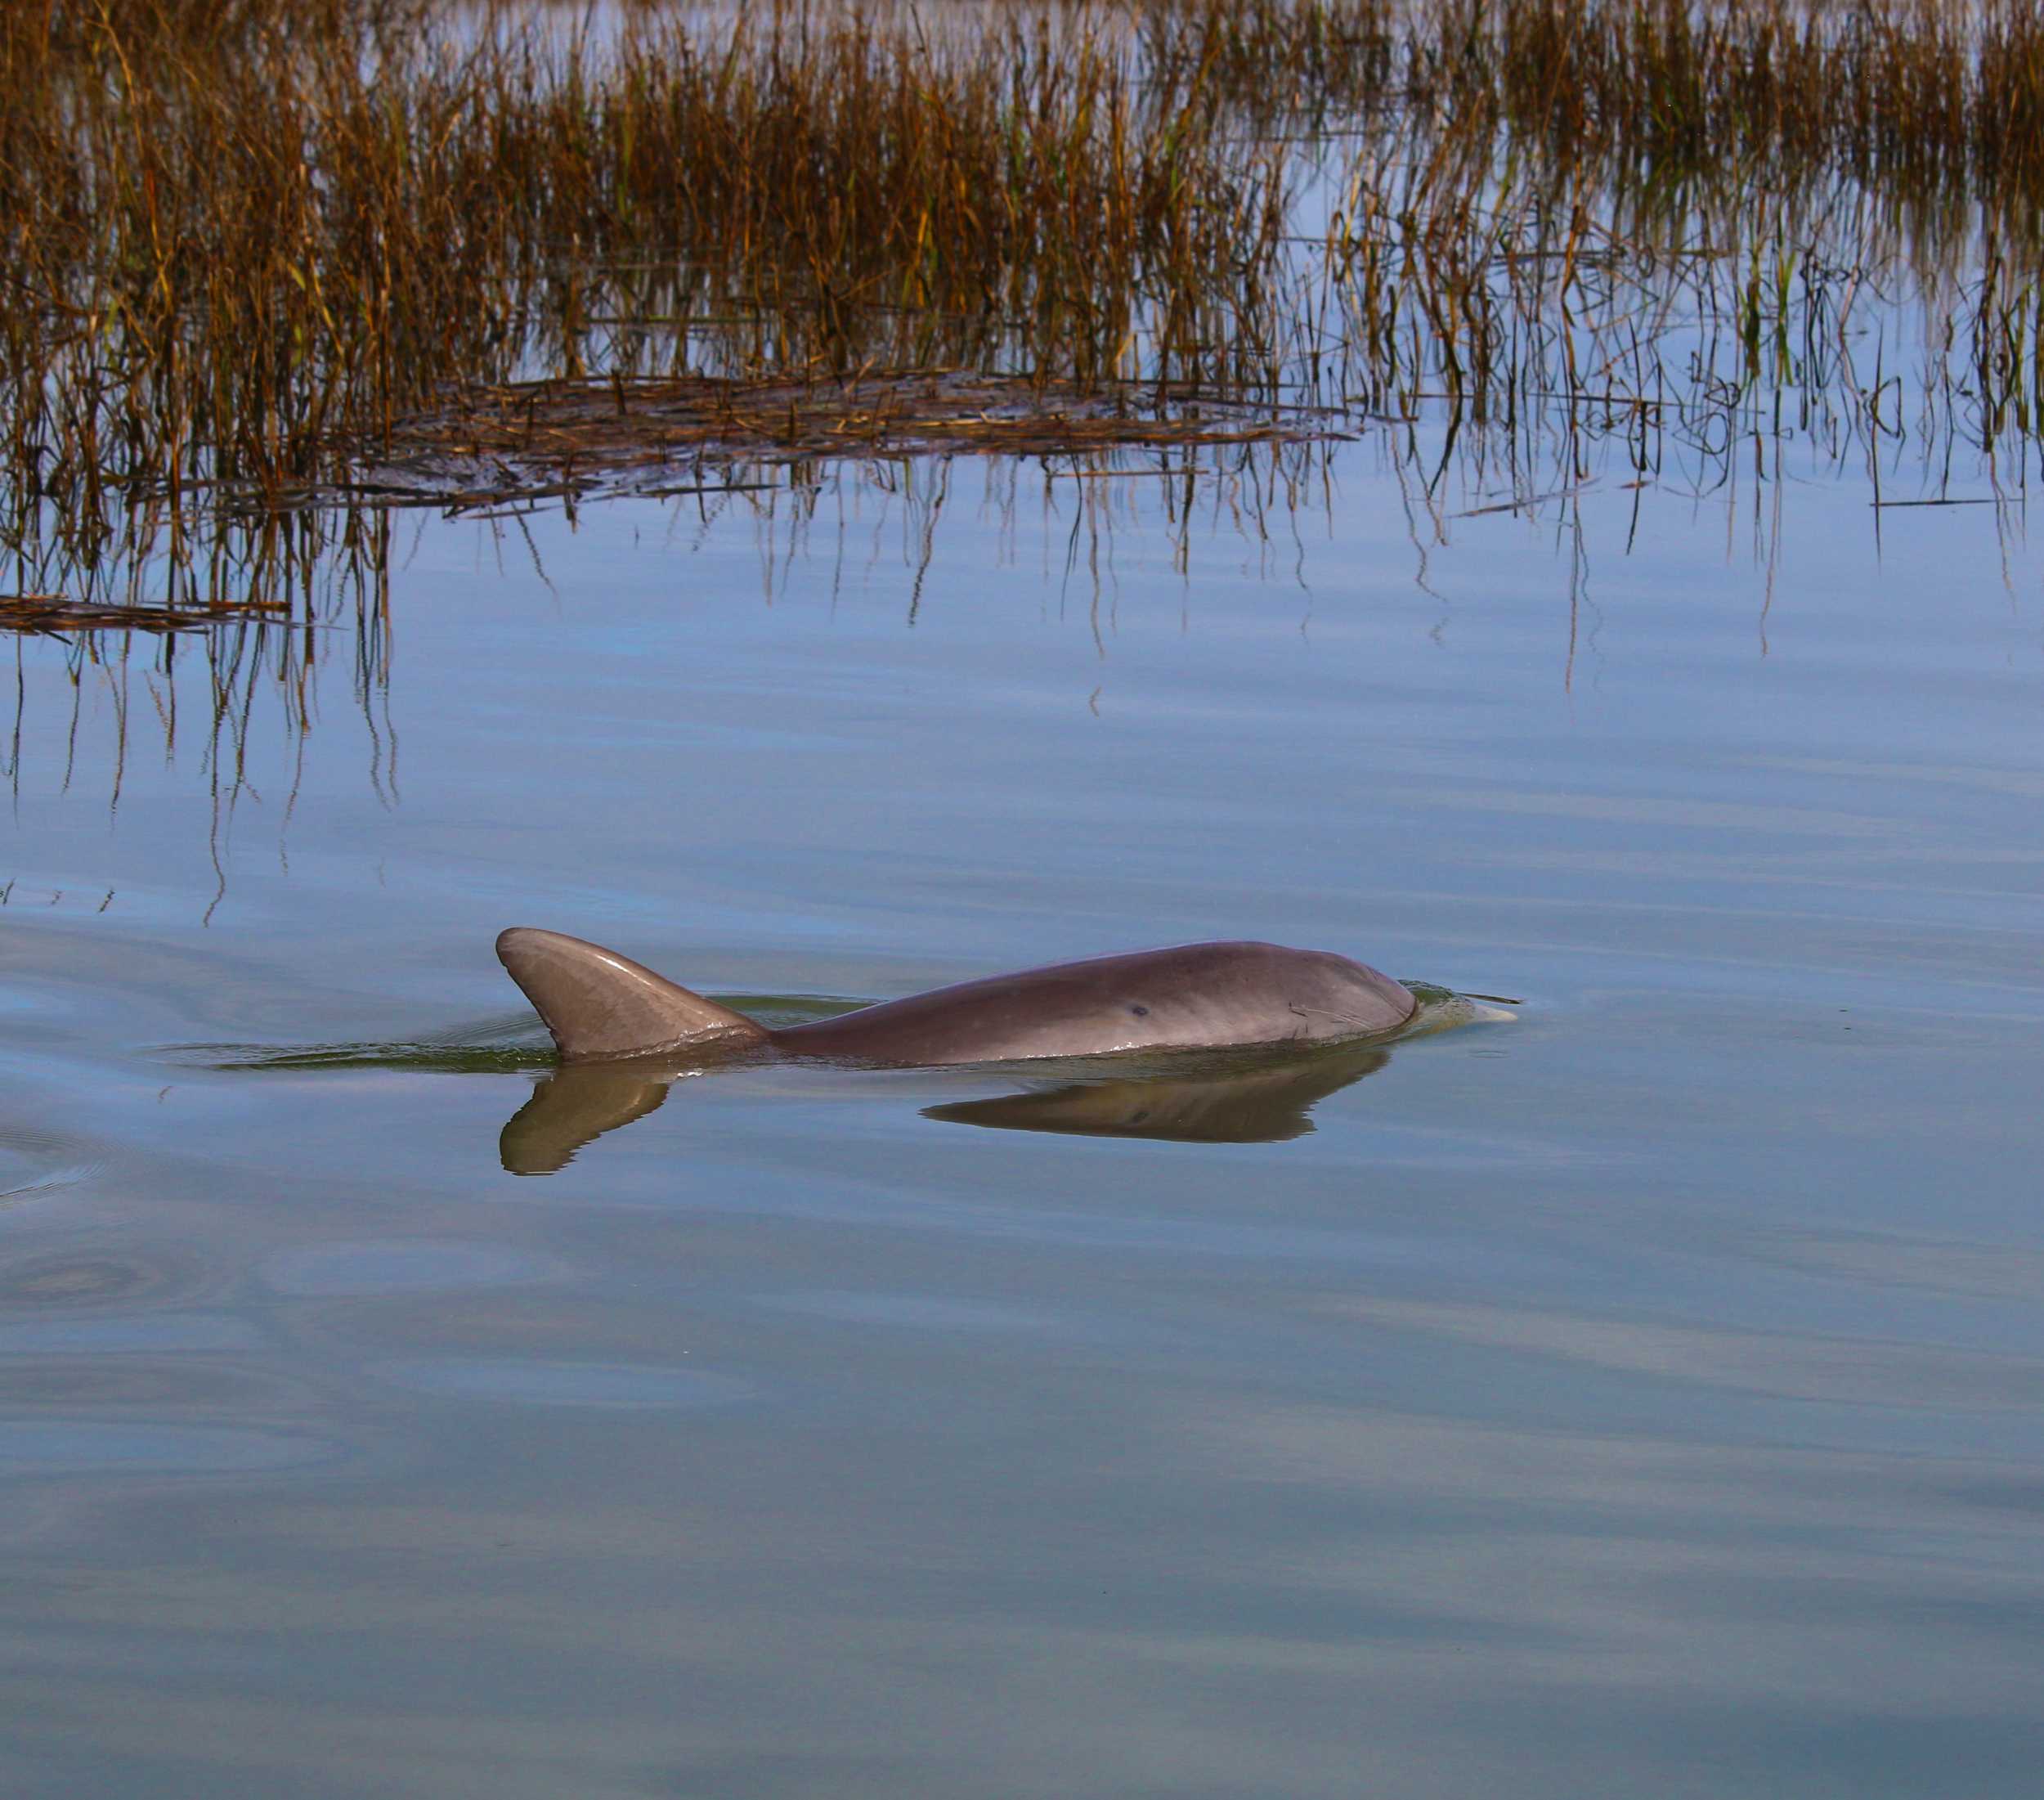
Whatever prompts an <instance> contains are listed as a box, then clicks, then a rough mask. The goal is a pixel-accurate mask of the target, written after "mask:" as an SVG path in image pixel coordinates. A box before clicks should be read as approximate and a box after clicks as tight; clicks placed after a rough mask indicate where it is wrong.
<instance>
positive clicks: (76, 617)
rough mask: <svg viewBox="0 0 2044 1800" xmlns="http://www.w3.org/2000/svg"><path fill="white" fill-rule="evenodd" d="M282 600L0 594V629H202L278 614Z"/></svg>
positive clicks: (35, 632)
mask: <svg viewBox="0 0 2044 1800" xmlns="http://www.w3.org/2000/svg"><path fill="white" fill-rule="evenodd" d="M282 609H283V608H282V604H281V603H278V602H273V601H264V600H248V601H243V602H239V603H232V604H222V605H219V606H213V607H208V608H205V609H204V610H203V611H199V610H193V609H188V608H179V607H173V606H123V605H114V604H106V603H104V602H99V601H92V600H74V599H71V598H70V597H69V595H63V594H0V631H13V632H18V633H20V634H21V635H25V636H29V637H64V636H68V635H70V634H71V633H73V632H75V631H204V630H205V629H206V628H207V627H208V626H217V625H226V624H231V623H235V622H240V621H244V620H248V619H251V618H255V619H265V618H273V617H276V613H278V612H279V611H280V610H282Z"/></svg>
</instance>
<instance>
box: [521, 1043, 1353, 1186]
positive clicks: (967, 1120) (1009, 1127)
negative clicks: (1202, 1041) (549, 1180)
mask: <svg viewBox="0 0 2044 1800" xmlns="http://www.w3.org/2000/svg"><path fill="white" fill-rule="evenodd" d="M1390 1060H1391V1051H1390V1049H1389V1048H1387V1046H1385V1045H1383V1044H1366V1045H1351V1046H1348V1047H1347V1048H1342V1049H1340V1050H1335V1051H1326V1050H1323V1051H1320V1052H1319V1053H1307V1054H1305V1055H1301V1054H1300V1053H1297V1052H1293V1053H1289V1054H1288V1055H1283V1056H1282V1057H1280V1054H1279V1053H1275V1052H1272V1053H1266V1054H1264V1055H1262V1056H1260V1057H1255V1058H1254V1059H1253V1060H1251V1059H1245V1058H1244V1057H1241V1056H1240V1055H1239V1054H1238V1055H1237V1056H1235V1057H1231V1058H1230V1059H1229V1060H1228V1061H1227V1062H1226V1063H1220V1064H1217V1063H1216V1062H1214V1061H1213V1059H1211V1058H1209V1059H1206V1060H1205V1062H1204V1066H1202V1065H1201V1064H1200V1063H1199V1062H1195V1061H1193V1060H1192V1059H1190V1058H1186V1059H1181V1060H1180V1062H1178V1064H1177V1065H1176V1066H1171V1067H1168V1068H1153V1069H1150V1070H1145V1071H1143V1072H1141V1073H1139V1074H1133V1075H1127V1074H1124V1075H1109V1076H1106V1077H1105V1078H1094V1079H1078V1080H1074V1079H1069V1078H1067V1079H1064V1080H1051V1081H1044V1080H1038V1081H1035V1082H1033V1083H1032V1084H1031V1085H1029V1087H1027V1088H1024V1089H1023V1090H1022V1091H1020V1092H1019V1093H1002V1094H993V1095H990V1096H988V1098H984V1099H979V1100H961V1101H953V1102H947V1103H946V1104H944V1105H942V1106H926V1107H924V1108H923V1111H922V1115H923V1117H924V1118H926V1119H935V1120H940V1121H942V1122H943V1123H944V1124H959V1125H984V1126H991V1127H993V1128H996V1129H1001V1130H1005V1131H1055V1132H1063V1133H1068V1134H1072V1135H1077V1136H1081V1137H1091V1138H1162V1139H1166V1140H1169V1141H1172V1142H1179V1143H1208V1144H1253V1143H1278V1142H1283V1141H1284V1139H1286V1138H1298V1137H1303V1136H1304V1135H1305V1134H1306V1133H1307V1132H1309V1131H1311V1129H1313V1123H1312V1120H1311V1119H1310V1118H1308V1117H1307V1114H1308V1113H1309V1112H1310V1111H1311V1110H1312V1107H1313V1105H1314V1103H1315V1102H1316V1101H1319V1100H1322V1099H1325V1098H1326V1097H1327V1096H1328V1095H1329V1094H1330V1093H1334V1092H1336V1091H1337V1090H1338V1089H1342V1088H1346V1087H1347V1086H1348V1085H1349V1084H1351V1082H1356V1081H1360V1080H1362V1079H1363V1077H1364V1076H1365V1075H1374V1074H1375V1073H1376V1072H1377V1071H1378V1070H1379V1069H1381V1068H1383V1066H1384V1065H1385V1064H1386V1063H1387V1062H1390ZM702 1072H703V1063H702V1059H701V1058H700V1057H692V1058H690V1059H688V1060H687V1061H685V1062H684V1061H680V1060H676V1061H674V1062H652V1061H651V1060H650V1059H648V1058H645V1057H635V1058H634V1059H632V1060H631V1061H630V1062H571V1063H563V1064H562V1065H561V1066H559V1067H558V1068H556V1069H554V1070H553V1071H550V1072H549V1074H547V1075H544V1076H542V1077H541V1078H540V1080H539V1082H538V1083H537V1084H536V1085H535V1087H534V1088H533V1090H532V1096H531V1098H530V1099H529V1100H527V1102H526V1103H525V1104H524V1105H523V1106H521V1107H519V1109H518V1111H517V1112H515V1113H513V1115H512V1116H511V1118H510V1120H509V1122H508V1123H507V1124H505V1125H504V1131H503V1134H502V1136H501V1137H500V1138H499V1140H498V1151H499V1154H500V1156H501V1158H502V1160H503V1163H504V1168H505V1169H506V1170H508V1171H509V1173H510V1174H514V1175H550V1174H555V1173H556V1172H558V1170H560V1169H563V1168H565V1167H566V1166H567V1164H568V1163H569V1162H570V1161H571V1160H572V1159H573V1157H574V1156H575V1153H576V1151H578V1150H580V1149H581V1148H582V1147H584V1146H585V1145H586V1144H589V1143H591V1142H594V1140H595V1139H596V1138H600V1137H602V1136H603V1133H606V1132H607V1131H615V1130H616V1129H618V1127H619V1126H621V1125H628V1124H630V1123H631V1122H632V1121H633V1120H634V1119H643V1118H644V1117H645V1116H646V1115H647V1114H648V1113H649V1112H652V1111H654V1109H655V1108H657V1106H659V1105H660V1104H661V1102H662V1101H664V1100H665V1099H666V1098H667V1090H668V1089H669V1087H670V1085H671V1084H673V1083H674V1082H675V1081H676V1080H680V1079H682V1078H684V1077H685V1076H687V1075H694V1074H699V1073H702Z"/></svg>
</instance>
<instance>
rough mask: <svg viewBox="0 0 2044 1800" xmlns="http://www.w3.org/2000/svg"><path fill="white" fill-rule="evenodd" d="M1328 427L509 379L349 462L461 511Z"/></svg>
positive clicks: (920, 385)
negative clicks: (813, 468)
mask: <svg viewBox="0 0 2044 1800" xmlns="http://www.w3.org/2000/svg"><path fill="white" fill-rule="evenodd" d="M1347 434H1348V433H1346V432H1344V431H1343V430H1342V415H1340V414H1338V413H1336V412H1332V411H1325V410H1321V409H1311V408H1284V409H1278V408H1272V407H1269V406H1252V405H1246V404H1237V403H1217V402H1214V401H1213V400H1211V399H1196V398H1194V397H1191V396H1190V395H1188V394H1185V393H1173V392H1172V391H1170V390H1169V389H1163V390H1160V389H1159V388H1158V387H1157V385H1156V384H1154V383H1150V384H1141V383H1119V382H1118V383H1106V384H1100V383H1096V384H1088V385H1087V386H1086V387H1084V388H1080V387H1078V386H1077V385H1075V384H1057V383H1045V382H1040V381H1030V380H1027V379H1022V378H1020V377H1018V376H1000V375H976V374H970V373H966V372H964V371H961V370H912V371H904V370H889V371H885V372H881V371H875V370H867V371H865V372H863V373H862V374H860V375H856V376H850V377H847V378H845V379H842V380H829V379H826V380H805V379H785V378H783V379H778V380H773V379H760V380H733V379H718V378H715V377H712V376H707V375H697V376H679V377H675V376H669V377H653V378H642V379H622V378H613V379H589V380H581V381H560V380H555V381H534V382H522V383H517V384H511V385H508V386H501V387H485V388H468V389H464V390H463V391H462V392H461V393H459V394H458V395H457V396H455V397H454V398H452V399H451V400H450V402H448V403H447V404H446V406H443V407H442V408H441V409H439V410H437V411H434V412H431V413H428V414H423V415H417V416H415V417H412V418H410V419H406V420H401V421H400V422H399V423H398V424H396V425H395V426H394V427H393V428H392V433H391V437H390V439H389V442H388V447H385V448H383V450H382V451H381V453H380V454H378V455H376V456H373V457H365V459H364V461H363V464H362V467H361V487H359V488H358V489H357V490H356V492H372V493H373V492H378V491H381V492H384V493H386V494H388V495H390V496H392V497H393V498H395V497H397V496H403V497H405V498H406V499H408V500H412V501H413V502H415V503H419V502H432V503H435V504H441V505H464V506H465V505H484V504H487V503H491V502H495V501H504V502H514V501H518V500H538V499H544V498H549V497H552V496H558V495H562V494H566V493H576V494H580V493H590V492H640V493H645V492H694V491H697V489H698V488H700V489H701V490H702V491H703V492H711V493H723V492H742V491H743V490H744V489H745V488H746V487H749V486H757V485H765V484H757V483H739V482H733V481H731V480H728V479H719V478H716V474H715V472H716V470H717V469H719V468H724V469H728V468H729V465H733V464H747V465H759V464H760V463H776V462H779V463H787V462H808V461H814V460H827V459H836V458H845V457H851V458H859V459H871V458H888V457H897V456H925V455H929V454H931V453H933V452H935V453H944V452H950V453H963V454H966V455H1005V456H1074V455H1080V454H1084V453H1087V452H1096V451H1105V450H1114V449H1123V448H1164V447H1172V446H1179V445H1195V444H1239V443H1254V442H1301V441H1303V440H1306V439H1308V438H1338V437H1342V436H1346V435H1347ZM733 473H735V471H733ZM704 477H708V478H707V479H703V478H704Z"/></svg>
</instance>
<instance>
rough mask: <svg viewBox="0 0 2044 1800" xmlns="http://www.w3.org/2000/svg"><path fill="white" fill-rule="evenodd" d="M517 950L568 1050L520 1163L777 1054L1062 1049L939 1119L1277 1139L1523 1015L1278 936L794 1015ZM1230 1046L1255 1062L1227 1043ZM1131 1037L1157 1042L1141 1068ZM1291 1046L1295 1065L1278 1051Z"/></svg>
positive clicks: (1185, 1138)
mask: <svg viewBox="0 0 2044 1800" xmlns="http://www.w3.org/2000/svg"><path fill="white" fill-rule="evenodd" d="M497 955H498V957H499V958H500V959H501V960H502V962H503V963H504V967H505V968H506V969H508V970H509V972H510V974H511V978H512V979H513V981H516V982H517V983H518V985H519V987H521V988H522V990H524V991H525V994H526V997H527V999H530V1000H531V1003H532V1004H533V1005H534V1006H535V1007H536V1008H537V1009H538V1011H539V1014H540V1018H541V1019H542V1020H544V1021H545V1024H546V1028H547V1030H549V1032H551V1033H552V1034H553V1036H554V1043H555V1044H556V1045H558V1047H559V1049H560V1053H561V1064H560V1066H559V1067H558V1068H556V1069H554V1071H552V1072H551V1073H549V1075H546V1076H545V1078H544V1079H543V1080H540V1083H539V1084H537V1086H536V1088H535V1089H533V1092H532V1095H531V1098H530V1099H529V1100H527V1102H526V1103H525V1105H524V1106H522V1107H520V1108H519V1110H518V1112H517V1114H516V1115H513V1118H512V1119H511V1120H509V1122H508V1123H507V1124H505V1126H504V1132H503V1135H502V1138H501V1139H500V1152H501V1156H502V1159H503V1162H504V1168H505V1169H507V1170H509V1172H510V1173H512V1174H519V1175H544V1174H553V1173H554V1172H555V1171H556V1170H558V1169H561V1168H563V1167H564V1166H565V1165H567V1163H568V1162H569V1161H570V1160H572V1158H573V1156H574V1155H575V1153H576V1151H578V1150H580V1148H581V1147H583V1146H584V1145H585V1144H587V1143H589V1142H591V1141H593V1140H594V1139H595V1138H598V1137H600V1136H602V1135H603V1133H605V1132H607V1131H612V1130H615V1129H616V1128H617V1127H618V1126H620V1125H625V1124H630V1123H631V1122H632V1120H634V1119H641V1118H643V1117H644V1116H645V1115H647V1114H648V1113H649V1112H651V1111H653V1110H654V1109H655V1108H656V1107H657V1106H659V1105H660V1104H661V1102H663V1101H664V1100H665V1099H666V1097H667V1091H668V1089H669V1086H670V1084H672V1083H673V1082H674V1081H675V1080H678V1079H679V1078H680V1077H682V1076H684V1075H688V1074H691V1073H694V1072H698V1071H702V1070H704V1069H706V1068H709V1067H712V1066H716V1065H717V1064H719V1063H728V1062H733V1061H737V1060H743V1061H750V1060H752V1059H753V1058H754V1057H755V1056H757V1055H759V1054H761V1053H764V1054H767V1055H769V1056H774V1057H785V1058H788V1059H800V1060H805V1061H807V1060H812V1059H814V1060H815V1061H818V1062H837V1063H853V1064H865V1065H882V1066H897V1067H909V1068H943V1067H948V1066H957V1065H960V1064H967V1063H1015V1062H1022V1063H1027V1062H1047V1063H1048V1064H1049V1065H1050V1067H1049V1068H1048V1069H1047V1070H1046V1071H1045V1072H1046V1074H1047V1075H1051V1084H1050V1085H1048V1086H1040V1085H1039V1086H1036V1087H1034V1088H1033V1089H1032V1090H1031V1091H1029V1092H1025V1093H1019V1094H1006V1095H1001V1096H997V1097H995V1098H992V1099H988V1100H975V1101H966V1102H956V1103H953V1104H949V1105H944V1106H930V1107H927V1108H926V1109H925V1112H924V1116H925V1117H926V1118H930V1119H936V1120H943V1121H944V1122H946V1123H949V1124H973V1125H991V1126H996V1127H999V1128H1004V1129H1010V1130H1022V1131H1052V1132H1067V1133H1079V1134H1082V1135H1086V1136H1091V1137H1123V1138H1174V1139H1177V1140H1178V1141H1180V1142H1207V1143H1258V1142H1275V1141H1279V1140H1281V1139H1284V1138H1294V1137H1297V1136H1298V1135H1299V1134H1300V1133H1302V1132H1307V1131H1310V1130H1311V1129H1312V1126H1311V1123H1310V1122H1309V1121H1308V1120H1307V1116H1306V1115H1307V1112H1308V1111H1309V1110H1310V1109H1311V1106H1312V1105H1313V1103H1314V1102H1315V1101H1316V1100H1319V1099H1320V1098H1324V1097H1325V1095H1327V1094H1329V1093H1333V1092H1334V1091H1335V1089H1338V1088H1343V1087H1346V1086H1347V1085H1348V1084H1349V1083H1350V1082H1351V1081H1358V1080H1361V1079H1362V1078H1363V1077H1364V1076H1365V1075H1370V1074H1373V1073H1374V1072H1375V1071H1377V1070H1378V1069H1379V1068H1381V1067H1383V1065H1384V1063H1385V1062H1386V1061H1387V1059H1388V1057H1389V1054H1390V1053H1389V1052H1388V1051H1387V1050H1386V1049H1384V1048H1381V1046H1382V1045H1383V1044H1385V1043H1387V1041H1389V1040H1390V1039H1393V1038H1401V1037H1406V1036H1410V1035H1415V1034H1416V1033H1419V1032H1424V1031H1433V1030H1443V1029H1445V1028H1446V1027H1448V1026H1455V1025H1460V1024H1463V1023H1465V1022H1467V1021H1472V1020H1477V1019H1509V1018H1511V1017H1513V1014H1511V1013H1509V1012H1499V1011H1498V1010H1496V1009H1495V1008H1490V1007H1486V1006H1480V1005H1478V1004H1477V1003H1476V1001H1477V997H1473V996H1470V995H1466V994H1451V993H1449V992H1447V991H1446V990H1443V989H1436V988H1425V989H1424V990H1423V994H1415V993H1414V991H1413V990H1411V989H1410V988H1408V987H1406V986H1405V985H1403V984H1401V983H1400V982H1397V981H1392V978H1391V977H1390V976H1387V975H1384V974H1381V973H1379V972H1378V971H1377V970H1375V969H1373V968H1370V967H1368V966H1367V965H1366V964H1364V963H1356V962H1351V960H1350V959H1349V958H1347V957H1345V956H1338V955H1336V954H1334V953H1333V952H1332V951H1329V950H1294V949H1286V948H1285V947H1284V945H1278V944H1259V943H1220V944H1180V945H1172V946H1169V947H1168V948H1166V949H1156V950H1137V951H1134V952H1132V953H1130V954H1125V955H1120V956H1096V957H1091V958H1087V959H1086V960H1085V961H1083V962H1078V963H1055V964H1052V965H1051V966H1049V967H1043V968H1033V969H1022V970H1019V971H1017V972H1015V973H1014V974H1011V975H994V976H984V977H982V978H980V979H979V980H978V981H961V982H957V983H956V984H955V985H952V986H950V987H941V988H935V989H932V990H930V992H929V993H927V994H915V995H912V997H910V998H909V999H904V1000H888V1001H884V1002H882V1003H880V1004H878V1005H876V1006H867V1007H860V1008H857V1009H856V1010H854V1011H853V1012H845V1013H840V1014H839V1015H838V1016H837V1017H834V1018H827V1019H817V1020H813V1021H810V1022H809V1023H808V1024H806V1025H794V1026H783V1027H782V1028H780V1029H778V1030H776V1029H774V1028H773V1027H770V1026H765V1025H763V1024H761V1023H760V1021H758V1020H757V1019H751V1018H748V1017H746V1015H745V1014H744V1013H742V1012H736V1011H734V1010H733V1008H729V1007H727V1006H723V1005H720V1004H719V1003H717V1002H716V1001H715V1000H708V999H704V998H703V997H702V995H701V994H693V993H691V992H690V991H689V990H688V989H687V988H685V987H681V986H679V985H676V984H675V982H672V981H669V980H668V979H667V978H666V976H662V975H659V974H657V973H655V972H654V971H652V969H649V968H648V967H645V965H644V964H643V963H634V962H633V961H632V960H631V958H629V957H625V956H620V955H619V954H617V953H616V951H615V950H607V949H603V947H602V946H601V945H596V944H591V943H588V942H586V941H585V940H583V939H581V938H578V937H569V936H566V935H564V934H563V933H562V932H559V931H540V930H537V929H535V928H533V927H528V926H515V927H513V928H512V929H511V930H509V931H505V932H504V933H503V934H502V935H501V936H499V938H498V939H497ZM1229 1051H1235V1052H1241V1053H1248V1060H1247V1061H1244V1059H1243V1057H1241V1056H1236V1057H1223V1058H1222V1059H1221V1060H1220V1061H1217V1060H1216V1057H1215V1053H1217V1052H1223V1053H1225V1052H1229ZM1145 1052H1147V1053H1153V1054H1152V1055H1150V1056H1149V1057H1142V1056H1141V1053H1145ZM1117 1053H1121V1054H1117ZM1127 1053H1137V1055H1138V1061H1137V1062H1136V1063H1135V1064H1134V1065H1132V1064H1131V1062H1130V1060H1129V1057H1128V1055H1127ZM1273 1053H1277V1054H1280V1055H1282V1056H1283V1057H1284V1062H1282V1063H1280V1064H1278V1065H1275V1066H1274V1065H1273V1063H1272V1062H1271V1056H1272V1054H1273ZM1087 1057H1100V1058H1103V1059H1105V1060H1103V1062H1100V1064H1098V1065H1097V1068H1098V1069H1099V1071H1100V1073H1098V1074H1091V1073H1088V1074H1086V1075H1083V1077H1082V1078H1078V1079H1074V1076H1075V1073H1076V1072H1075V1071H1073V1070H1071V1069H1069V1067H1060V1066H1058V1065H1059V1064H1060V1062H1066V1063H1069V1062H1070V1061H1071V1060H1072V1059H1078V1058H1087Z"/></svg>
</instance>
